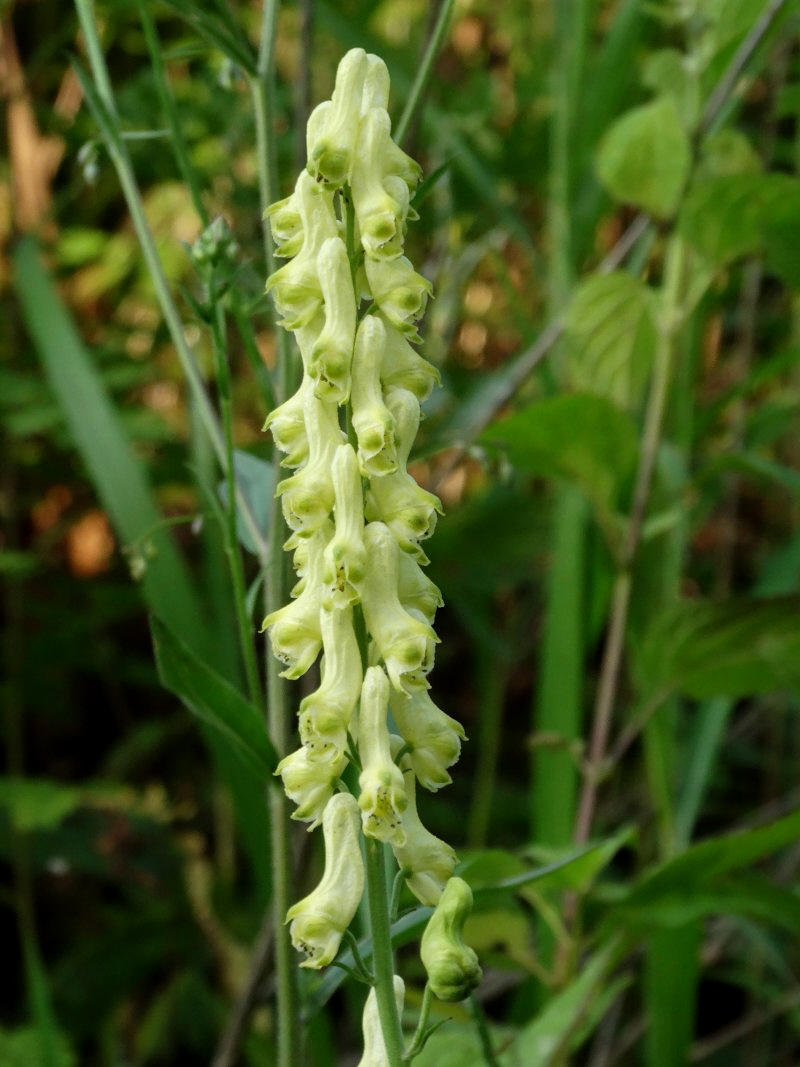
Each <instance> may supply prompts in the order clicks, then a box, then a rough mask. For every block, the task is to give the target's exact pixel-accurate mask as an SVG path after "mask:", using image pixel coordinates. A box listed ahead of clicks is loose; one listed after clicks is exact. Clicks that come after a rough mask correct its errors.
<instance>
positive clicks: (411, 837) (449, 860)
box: [392, 757, 456, 906]
mask: <svg viewBox="0 0 800 1067" xmlns="http://www.w3.org/2000/svg"><path fill="white" fill-rule="evenodd" d="M407 760H408V757H405V759H404V764H405V763H406V761H407ZM403 778H404V779H405V784H406V808H405V811H404V812H403V829H404V830H405V833H406V842H405V844H404V845H401V846H397V845H393V846H392V851H393V852H394V855H395V859H396V860H397V863H398V866H399V867H400V870H401V871H403V872H404V873H405V875H406V885H407V886H408V888H409V889H410V890H411V892H412V893H413V894H414V896H415V897H416V898H417V900H418V901H419V902H420V903H421V904H427V905H429V906H434V905H436V903H437V902H438V900H439V897H440V896H441V894H442V890H443V889H444V887H445V883H446V882H447V879H448V878H449V877H450V876H451V875H452V873H453V870H454V868H455V865H456V854H455V850H454V849H452V848H451V847H450V845H448V844H447V842H445V841H442V840H441V839H440V838H438V837H436V836H435V835H434V834H432V833H431V832H430V830H426V829H425V827H424V826H423V825H422V823H421V821H420V817H419V812H418V811H417V798H416V789H415V778H414V772H413V771H412V770H411V768H410V766H409V767H408V768H407V769H406V770H405V771H404V774H403Z"/></svg>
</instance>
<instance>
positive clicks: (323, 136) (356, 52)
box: [308, 48, 368, 186]
mask: <svg viewBox="0 0 800 1067" xmlns="http://www.w3.org/2000/svg"><path fill="white" fill-rule="evenodd" d="M367 70H368V64H367V54H366V52H365V51H364V49H363V48H351V49H350V51H349V52H348V53H347V54H346V55H345V56H343V57H342V60H341V62H340V63H339V67H338V69H337V71H336V83H335V85H334V89H333V94H332V96H331V106H330V108H329V109H327V110H326V112H325V113H324V122H322V123H320V129H319V130H316V129H315V131H314V133H315V136H314V140H313V143H311V144H309V146H308V171H309V174H312V175H313V176H314V177H315V178H317V179H318V180H319V181H323V182H327V183H328V184H329V185H333V186H339V185H342V183H343V182H345V181H347V178H348V176H349V174H350V167H351V165H352V160H353V149H354V145H355V140H356V137H357V136H358V132H359V118H360V113H361V101H362V97H363V93H364V79H365V77H366V75H367Z"/></svg>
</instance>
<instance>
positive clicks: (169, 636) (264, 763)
mask: <svg viewBox="0 0 800 1067" xmlns="http://www.w3.org/2000/svg"><path fill="white" fill-rule="evenodd" d="M151 628H152V633H153V648H154V651H155V657H156V666H157V667H158V674H159V677H160V679H161V681H162V683H163V685H164V686H165V688H167V689H169V691H170V692H171V693H174V694H175V696H177V697H180V699H181V700H182V701H183V703H184V704H185V705H186V707H187V708H188V709H189V710H190V711H191V712H192V713H193V714H194V715H196V716H197V718H198V719H200V721H201V722H203V723H205V724H206V725H207V726H210V727H211V728H212V729H213V730H214V732H215V733H216V734H217V735H218V736H219V737H220V738H221V739H222V740H223V741H224V742H225V744H226V747H227V748H228V749H229V750H230V751H232V752H233V753H234V754H235V755H236V756H237V757H238V758H239V759H240V760H241V761H242V762H243V763H245V764H246V765H247V767H248V768H249V769H250V770H251V771H253V772H254V773H255V774H256V775H258V776H259V777H260V778H261V779H262V780H265V781H269V778H270V777H271V775H272V773H273V771H274V770H275V765H276V763H277V757H276V755H275V750H274V749H273V747H272V744H271V743H270V740H269V738H268V737H267V732H266V727H265V724H264V719H263V717H262V716H261V715H260V714H259V712H258V710H257V709H256V708H255V707H253V705H252V704H251V703H250V702H249V701H248V700H246V699H245V698H244V697H243V696H242V694H241V693H240V692H239V691H238V689H234V687H233V686H232V685H231V684H230V682H228V681H227V680H226V679H225V678H223V677H222V676H221V675H219V674H217V672H216V671H215V670H214V669H213V668H212V667H210V666H209V665H208V663H206V662H205V661H204V660H201V659H200V658H199V657H198V656H197V655H195V653H194V652H193V651H192V650H191V649H190V648H189V646H188V645H186V644H185V643H184V642H183V641H181V639H180V638H179V637H177V636H176V635H175V634H174V633H173V632H172V631H171V630H170V629H169V628H168V627H167V625H166V624H165V623H164V622H162V621H161V620H160V619H158V618H156V617H153V618H151Z"/></svg>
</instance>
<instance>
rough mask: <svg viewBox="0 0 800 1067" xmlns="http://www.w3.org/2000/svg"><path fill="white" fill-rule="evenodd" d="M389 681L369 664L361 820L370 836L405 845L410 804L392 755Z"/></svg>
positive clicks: (361, 739) (361, 734)
mask: <svg viewBox="0 0 800 1067" xmlns="http://www.w3.org/2000/svg"><path fill="white" fill-rule="evenodd" d="M388 705H389V681H388V679H387V677H386V675H385V674H384V672H383V670H382V669H381V668H380V667H368V668H367V671H366V674H365V675H364V685H363V687H362V690H361V709H360V712H359V716H358V755H359V758H360V760H361V767H362V771H361V774H360V775H359V778H358V784H359V788H360V789H361V793H360V795H359V798H358V806H359V807H360V808H361V824H362V828H363V830H364V833H365V834H366V835H367V837H374V838H376V839H377V840H378V841H388V842H390V843H391V844H394V845H398V846H402V845H403V844H405V839H406V838H405V832H404V830H403V825H402V818H401V816H402V812H403V810H404V809H405V806H406V794H405V786H404V784H403V772H402V771H401V770H400V768H399V767H398V766H397V764H396V763H395V762H394V760H393V759H392V754H391V751H390V746H389V728H388V726H387V725H386V711H387V708H388Z"/></svg>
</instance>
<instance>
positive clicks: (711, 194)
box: [678, 173, 800, 283]
mask: <svg viewBox="0 0 800 1067" xmlns="http://www.w3.org/2000/svg"><path fill="white" fill-rule="evenodd" d="M798 212H800V180H798V179H797V178H793V177H790V176H789V175H787V174H768V175H764V174H753V173H740V174H723V175H719V176H716V177H711V178H705V179H701V180H699V181H696V182H694V183H693V184H692V186H691V188H690V189H689V191H688V193H687V194H686V198H685V200H684V203H683V206H682V208H681V212H680V216H679V219H678V230H679V232H680V234H681V235H682V236H683V237H684V239H685V240H686V241H687V242H688V243H689V244H690V245H692V246H693V247H694V248H696V249H697V250H698V251H699V252H700V253H701V254H702V255H703V256H704V257H705V258H706V259H707V260H708V261H709V262H710V263H711V264H713V265H714V266H716V267H723V266H725V265H726V264H728V263H730V262H732V261H733V260H735V259H738V258H740V257H741V256H745V255H751V254H754V253H756V252H759V251H761V250H762V249H764V248H766V250H767V258H768V261H769V260H770V258H772V260H773V263H772V264H771V265H772V266H773V269H776V271H777V272H778V273H780V274H781V276H783V275H784V272H786V274H787V280H789V281H790V282H791V283H794V279H795V278H797V260H796V256H795V255H794V253H793V248H792V241H793V237H792V233H791V232H790V231H791V230H792V228H793V226H794V222H795V219H796V217H797V214H798ZM787 227H788V229H787Z"/></svg>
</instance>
